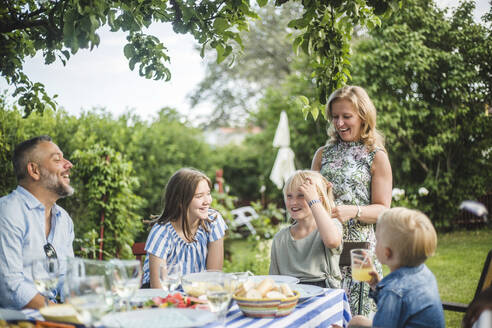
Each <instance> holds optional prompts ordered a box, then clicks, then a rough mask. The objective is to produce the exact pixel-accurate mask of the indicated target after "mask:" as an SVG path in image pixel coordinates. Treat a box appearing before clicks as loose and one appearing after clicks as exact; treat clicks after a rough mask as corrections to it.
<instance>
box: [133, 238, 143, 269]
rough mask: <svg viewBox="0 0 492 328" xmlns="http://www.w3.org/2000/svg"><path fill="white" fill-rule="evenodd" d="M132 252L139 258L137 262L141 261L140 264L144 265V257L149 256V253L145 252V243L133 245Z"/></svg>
mask: <svg viewBox="0 0 492 328" xmlns="http://www.w3.org/2000/svg"><path fill="white" fill-rule="evenodd" d="M132 252H133V255H135V257H136V258H137V260H139V261H140V264H141V265H143V258H142V256H145V255H147V252H146V251H145V243H144V242H140V243H135V244H133V246H132Z"/></svg>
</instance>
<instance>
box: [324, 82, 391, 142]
mask: <svg viewBox="0 0 492 328" xmlns="http://www.w3.org/2000/svg"><path fill="white" fill-rule="evenodd" d="M338 100H348V101H350V102H351V103H352V105H353V106H354V108H355V112H356V113H357V115H359V117H360V119H361V121H362V123H361V127H360V141H361V142H362V143H363V144H364V145H365V146H366V147H367V148H368V149H369V151H373V150H374V149H375V148H381V149H383V150H385V148H384V137H383V135H382V134H381V133H380V132H379V131H378V130H377V129H376V107H374V104H373V103H372V101H371V98H369V95H368V94H367V92H366V90H364V89H363V88H361V87H358V86H351V85H347V86H344V87H343V88H340V89H338V90H336V91H334V92H333V93H332V94H331V95H330V97H329V98H328V103H327V105H326V117H328V119H329V120H330V122H331V123H332V122H333V116H332V106H333V103H334V102H336V101H338ZM328 136H329V137H330V140H329V141H328V142H330V143H335V142H338V141H340V136H339V135H338V133H337V131H336V129H335V126H334V125H333V123H332V124H330V127H329V129H328Z"/></svg>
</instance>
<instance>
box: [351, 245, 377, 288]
mask: <svg viewBox="0 0 492 328" xmlns="http://www.w3.org/2000/svg"><path fill="white" fill-rule="evenodd" d="M373 256H374V255H373V253H372V252H371V251H370V250H368V249H363V248H356V249H352V250H350V261H351V267H352V279H353V280H356V281H360V282H369V281H371V278H372V277H371V275H370V274H369V273H370V272H371V271H373V270H374V269H373V267H372V264H373V263H374V261H373Z"/></svg>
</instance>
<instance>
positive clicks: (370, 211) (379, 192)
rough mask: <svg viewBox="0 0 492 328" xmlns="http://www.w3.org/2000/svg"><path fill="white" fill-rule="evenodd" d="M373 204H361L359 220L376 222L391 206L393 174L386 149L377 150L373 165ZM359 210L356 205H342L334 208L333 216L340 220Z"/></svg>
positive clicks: (353, 214) (352, 215)
mask: <svg viewBox="0 0 492 328" xmlns="http://www.w3.org/2000/svg"><path fill="white" fill-rule="evenodd" d="M371 176H372V181H371V204H370V205H367V206H360V209H361V215H360V218H359V221H361V222H364V223H376V221H377V219H378V216H379V214H381V212H382V211H383V210H385V209H387V208H389V207H390V206H391V188H392V186H393V175H392V172H391V164H390V162H389V159H388V155H387V154H386V152H384V151H377V152H376V154H375V156H374V161H373V162H372V167H371ZM357 212H358V207H357V206H356V205H340V206H337V207H336V208H335V209H334V210H333V213H332V215H333V217H336V218H337V219H338V220H340V222H342V223H343V222H345V221H348V220H349V219H351V218H355V216H356V215H357Z"/></svg>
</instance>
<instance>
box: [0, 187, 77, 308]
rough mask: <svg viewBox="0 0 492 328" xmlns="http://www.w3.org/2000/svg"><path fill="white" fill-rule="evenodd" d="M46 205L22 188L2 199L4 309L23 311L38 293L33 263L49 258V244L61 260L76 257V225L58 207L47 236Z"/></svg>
mask: <svg viewBox="0 0 492 328" xmlns="http://www.w3.org/2000/svg"><path fill="white" fill-rule="evenodd" d="M44 210H45V207H44V205H43V204H42V203H41V202H40V201H39V200H38V199H37V198H36V197H34V196H33V195H32V194H31V193H30V192H29V191H27V190H26V189H24V188H23V187H21V186H17V188H16V189H15V190H14V191H13V192H12V193H10V194H8V195H7V196H4V197H2V198H0V307H4V308H13V309H21V308H23V307H24V306H25V305H27V303H29V301H31V300H32V298H33V297H34V296H35V295H36V294H37V290H36V287H35V286H34V284H33V280H32V272H31V267H30V263H29V261H30V260H32V259H34V258H45V257H46V254H45V252H44V249H43V246H44V245H46V243H47V242H49V243H50V244H51V245H52V246H53V247H54V249H55V251H56V253H57V256H58V259H60V260H63V259H66V258H67V257H73V256H74V254H73V247H72V243H73V239H74V231H73V222H72V219H71V218H70V216H69V215H68V213H67V212H66V211H65V210H64V209H63V208H61V207H60V206H58V205H56V204H55V205H53V208H52V210H51V213H52V216H51V230H50V232H49V235H48V238H46V234H45V231H46V230H45V219H44Z"/></svg>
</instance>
